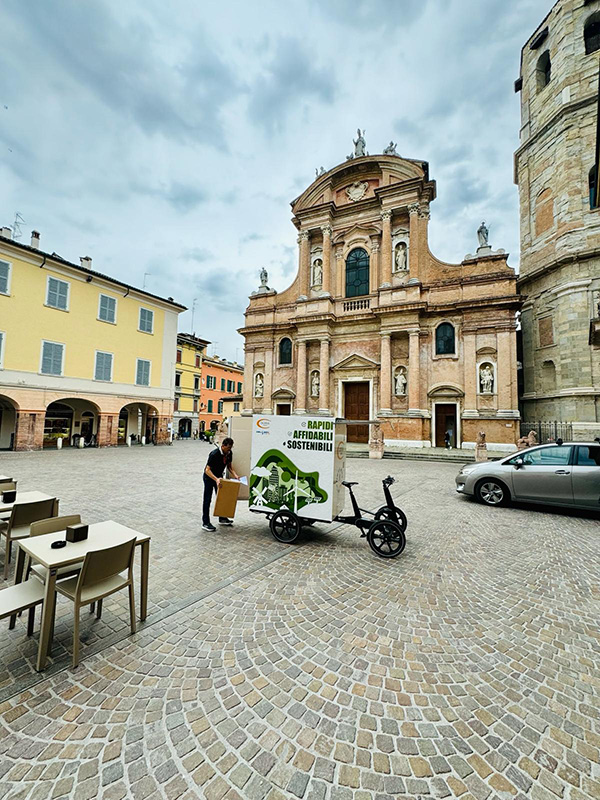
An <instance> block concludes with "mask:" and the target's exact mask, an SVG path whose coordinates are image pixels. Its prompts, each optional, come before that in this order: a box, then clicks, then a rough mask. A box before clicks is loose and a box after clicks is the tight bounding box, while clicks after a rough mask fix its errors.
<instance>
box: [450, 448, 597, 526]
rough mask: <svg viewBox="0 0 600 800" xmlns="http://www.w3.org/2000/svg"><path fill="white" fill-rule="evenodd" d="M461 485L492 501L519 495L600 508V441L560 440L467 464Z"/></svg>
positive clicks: (524, 498)
mask: <svg viewBox="0 0 600 800" xmlns="http://www.w3.org/2000/svg"><path fill="white" fill-rule="evenodd" d="M456 491H457V492H459V494H465V495H470V496H474V497H476V498H477V499H478V500H479V501H480V502H481V503H485V504H486V505H488V506H503V505H507V504H508V503H510V502H511V501H513V500H518V501H523V502H526V503H543V504H544V505H549V506H568V507H570V508H586V509H590V508H592V509H597V510H598V511H600V443H598V442H564V443H560V440H559V441H558V442H556V443H552V444H542V445H539V446H538V447H530V448H528V449H527V450H520V451H519V452H518V453H512V455H510V456H506V457H505V458H501V459H499V460H498V461H483V462H480V463H478V464H466V465H465V466H464V467H463V468H462V469H461V470H460V472H459V473H458V475H457V476H456Z"/></svg>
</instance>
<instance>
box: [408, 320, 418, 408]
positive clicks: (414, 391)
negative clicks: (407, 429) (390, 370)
mask: <svg viewBox="0 0 600 800" xmlns="http://www.w3.org/2000/svg"><path fill="white" fill-rule="evenodd" d="M420 381H421V346H420V343H419V330H418V328H417V329H416V330H412V331H409V335H408V413H409V414H415V415H416V414H420V413H421V403H420Z"/></svg>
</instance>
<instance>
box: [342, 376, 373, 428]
mask: <svg viewBox="0 0 600 800" xmlns="http://www.w3.org/2000/svg"><path fill="white" fill-rule="evenodd" d="M344 416H345V418H346V419H364V420H368V419H369V384H368V383H362V382H361V383H345V384H344ZM347 437H348V441H349V442H362V443H367V442H368V441H369V426H368V425H348V430H347Z"/></svg>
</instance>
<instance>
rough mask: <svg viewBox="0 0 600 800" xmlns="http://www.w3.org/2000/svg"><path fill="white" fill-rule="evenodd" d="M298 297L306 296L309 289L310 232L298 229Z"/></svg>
mask: <svg viewBox="0 0 600 800" xmlns="http://www.w3.org/2000/svg"><path fill="white" fill-rule="evenodd" d="M298 245H299V266H298V274H299V276H300V297H303V298H307V297H308V295H309V291H310V233H309V232H308V231H300V234H299V236H298Z"/></svg>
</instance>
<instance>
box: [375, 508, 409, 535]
mask: <svg viewBox="0 0 600 800" xmlns="http://www.w3.org/2000/svg"><path fill="white" fill-rule="evenodd" d="M394 511H395V512H396V518H395V519H394ZM375 519H390V520H392V522H397V523H398V525H399V526H400V527H401V528H402V531H405V530H406V528H407V527H408V518H407V516H406V514H405V513H404V511H402V509H401V508H398V506H394V507H393V509H391V508H390V507H389V506H381V508H380V509H379V511H377V512H376V513H375Z"/></svg>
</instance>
